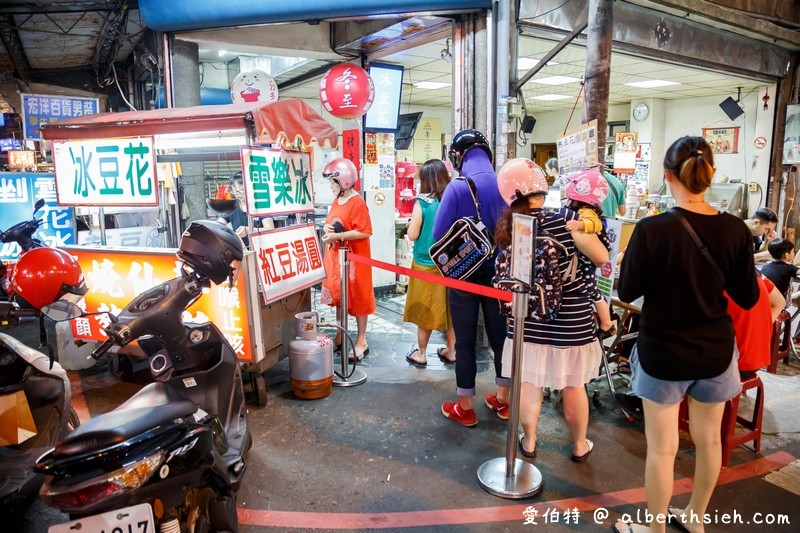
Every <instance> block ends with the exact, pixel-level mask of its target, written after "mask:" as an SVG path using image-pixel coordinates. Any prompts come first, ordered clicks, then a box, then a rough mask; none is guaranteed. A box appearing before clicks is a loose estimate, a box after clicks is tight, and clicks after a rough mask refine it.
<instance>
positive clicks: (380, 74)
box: [364, 63, 403, 133]
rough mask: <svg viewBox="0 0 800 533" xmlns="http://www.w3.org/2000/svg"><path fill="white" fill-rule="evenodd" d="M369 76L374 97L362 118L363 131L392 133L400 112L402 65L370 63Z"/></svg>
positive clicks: (395, 127)
mask: <svg viewBox="0 0 800 533" xmlns="http://www.w3.org/2000/svg"><path fill="white" fill-rule="evenodd" d="M369 76H370V78H372V83H373V84H374V85H375V99H374V100H373V101H372V107H370V108H369V111H367V115H366V118H365V119H364V131H377V132H383V133H394V131H395V130H396V129H397V117H398V115H399V114H400V96H401V93H402V89H403V67H402V66H401V65H386V64H383V63H370V65H369Z"/></svg>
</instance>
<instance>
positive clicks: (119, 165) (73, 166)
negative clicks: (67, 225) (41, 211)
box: [53, 137, 158, 206]
mask: <svg viewBox="0 0 800 533" xmlns="http://www.w3.org/2000/svg"><path fill="white" fill-rule="evenodd" d="M53 162H54V165H55V173H56V190H57V192H58V203H59V204H60V205H75V206H115V205H129V206H136V205H158V182H157V180H156V164H155V152H154V150H153V138H152V137H135V138H125V139H97V140H89V141H63V142H56V143H53Z"/></svg>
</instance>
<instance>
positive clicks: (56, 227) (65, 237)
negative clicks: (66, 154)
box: [0, 172, 75, 261]
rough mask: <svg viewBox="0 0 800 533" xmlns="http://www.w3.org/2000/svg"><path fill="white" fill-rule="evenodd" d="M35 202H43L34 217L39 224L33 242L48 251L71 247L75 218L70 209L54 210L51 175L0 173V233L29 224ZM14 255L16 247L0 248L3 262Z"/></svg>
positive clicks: (59, 208) (11, 258)
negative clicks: (48, 249) (21, 224)
mask: <svg viewBox="0 0 800 533" xmlns="http://www.w3.org/2000/svg"><path fill="white" fill-rule="evenodd" d="M39 199H43V200H44V207H43V208H42V210H41V211H40V212H39V214H38V215H37V218H40V219H41V220H42V224H41V225H40V226H39V229H38V230H36V233H35V234H34V238H37V239H39V240H41V241H42V242H44V243H46V244H47V245H48V246H52V247H59V246H65V245H67V244H74V243H75V226H74V220H75V214H74V212H73V210H72V208H69V207H59V206H58V203H57V202H56V182H55V179H54V178H53V175H52V174H38V173H36V174H34V173H24V172H0V230H2V231H6V230H7V229H8V228H10V227H11V226H13V225H14V224H18V223H20V222H25V221H26V220H31V219H32V217H33V205H34V204H35V203H36V201H37V200H39ZM18 255H19V245H18V244H17V243H3V244H0V259H2V260H3V261H11V260H15V259H16V258H17V256H18Z"/></svg>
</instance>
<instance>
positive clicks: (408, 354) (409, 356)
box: [406, 348, 428, 367]
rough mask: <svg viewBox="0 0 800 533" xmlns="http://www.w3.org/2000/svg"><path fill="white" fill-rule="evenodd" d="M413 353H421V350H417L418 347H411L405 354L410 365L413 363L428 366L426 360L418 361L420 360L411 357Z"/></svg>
mask: <svg viewBox="0 0 800 533" xmlns="http://www.w3.org/2000/svg"><path fill="white" fill-rule="evenodd" d="M415 353H421V352H420V351H419V348H412V349H411V351H409V352H408V353H407V354H406V361H408V362H409V363H411V364H412V365H414V366H418V367H426V366H428V361H425V362H424V363H422V362H420V361H417V360H416V359H414V358H413V357H411V356H412V355H414V354H415Z"/></svg>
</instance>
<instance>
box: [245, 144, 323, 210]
mask: <svg viewBox="0 0 800 533" xmlns="http://www.w3.org/2000/svg"><path fill="white" fill-rule="evenodd" d="M241 154H242V178H243V182H244V192H245V197H246V200H247V201H246V204H247V214H248V215H250V216H255V217H261V216H276V215H286V214H289V213H310V212H313V211H314V186H313V180H312V179H311V154H309V153H308V152H301V151H294V150H282V149H272V148H259V147H256V146H242V148H241Z"/></svg>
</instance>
